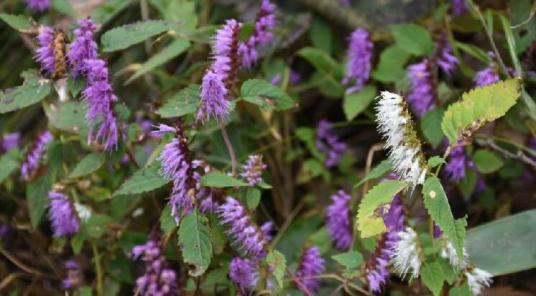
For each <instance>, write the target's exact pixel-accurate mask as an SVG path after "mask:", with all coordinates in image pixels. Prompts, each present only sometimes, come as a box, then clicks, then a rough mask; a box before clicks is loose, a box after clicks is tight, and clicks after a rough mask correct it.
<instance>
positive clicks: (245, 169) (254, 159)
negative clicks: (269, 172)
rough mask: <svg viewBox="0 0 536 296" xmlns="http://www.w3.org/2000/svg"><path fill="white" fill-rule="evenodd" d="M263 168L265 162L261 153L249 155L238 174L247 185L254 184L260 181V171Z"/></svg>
mask: <svg viewBox="0 0 536 296" xmlns="http://www.w3.org/2000/svg"><path fill="white" fill-rule="evenodd" d="M265 169H266V164H264V162H263V161H262V155H259V154H254V155H250V156H249V157H248V160H247V161H246V163H245V164H244V165H243V166H242V173H241V174H240V176H242V178H244V179H245V180H246V181H247V182H248V183H249V185H251V186H255V185H257V184H259V183H260V182H262V172H263V171H264V170H265Z"/></svg>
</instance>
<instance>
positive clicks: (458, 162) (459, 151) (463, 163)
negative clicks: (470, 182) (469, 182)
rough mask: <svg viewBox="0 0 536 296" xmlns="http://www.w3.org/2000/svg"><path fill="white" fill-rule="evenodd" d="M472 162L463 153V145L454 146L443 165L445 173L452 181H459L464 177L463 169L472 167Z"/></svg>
mask: <svg viewBox="0 0 536 296" xmlns="http://www.w3.org/2000/svg"><path fill="white" fill-rule="evenodd" d="M472 166H473V162H472V161H471V160H470V159H469V158H468V157H467V156H466V155H465V150H464V149H463V146H456V147H455V148H453V149H452V151H451V153H450V158H449V161H448V162H447V164H446V165H445V173H446V174H447V176H448V178H449V179H451V180H452V181H459V180H461V179H463V178H465V171H466V169H467V168H468V167H472Z"/></svg>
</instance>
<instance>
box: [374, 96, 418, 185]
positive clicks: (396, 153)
mask: <svg viewBox="0 0 536 296" xmlns="http://www.w3.org/2000/svg"><path fill="white" fill-rule="evenodd" d="M380 97H381V98H380V100H379V102H378V105H377V106H376V112H377V122H378V129H379V131H380V132H381V133H382V134H383V136H384V138H385V146H386V148H388V149H389V159H390V160H391V162H392V163H393V166H394V171H395V172H396V173H397V174H398V175H399V176H400V178H401V179H402V180H404V181H407V182H410V183H411V184H412V186H416V185H418V184H423V183H424V179H425V178H426V172H427V168H426V161H425V158H424V155H423V154H422V151H421V143H420V141H419V139H418V138H417V134H416V132H415V130H414V128H413V122H412V120H411V116H410V114H409V112H408V110H407V105H406V102H405V101H404V99H403V98H402V97H401V96H400V95H397V94H395V93H391V92H388V91H382V92H381V93H380Z"/></svg>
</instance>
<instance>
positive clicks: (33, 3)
mask: <svg viewBox="0 0 536 296" xmlns="http://www.w3.org/2000/svg"><path fill="white" fill-rule="evenodd" d="M25 2H26V6H27V7H28V9H30V10H35V11H40V12H41V11H45V10H47V9H48V7H49V6H50V0H25Z"/></svg>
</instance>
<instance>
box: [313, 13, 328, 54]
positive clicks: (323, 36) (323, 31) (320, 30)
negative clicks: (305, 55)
mask: <svg viewBox="0 0 536 296" xmlns="http://www.w3.org/2000/svg"><path fill="white" fill-rule="evenodd" d="M309 39H311V43H312V44H313V45H314V47H315V48H319V49H321V50H323V51H325V52H326V53H327V54H331V52H332V45H333V36H332V34H331V28H330V26H329V24H328V23H326V22H325V21H324V20H323V19H322V18H320V17H318V16H317V17H315V18H314V19H313V22H312V24H311V28H310V29H309Z"/></svg>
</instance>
